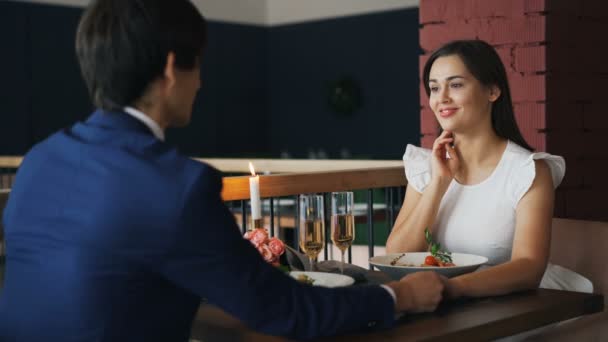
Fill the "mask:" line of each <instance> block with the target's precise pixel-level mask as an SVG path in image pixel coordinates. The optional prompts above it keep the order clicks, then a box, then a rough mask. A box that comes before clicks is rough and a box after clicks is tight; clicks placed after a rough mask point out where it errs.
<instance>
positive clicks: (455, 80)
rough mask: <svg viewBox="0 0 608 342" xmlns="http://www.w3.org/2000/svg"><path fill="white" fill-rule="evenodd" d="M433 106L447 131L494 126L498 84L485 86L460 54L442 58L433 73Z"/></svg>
mask: <svg viewBox="0 0 608 342" xmlns="http://www.w3.org/2000/svg"><path fill="white" fill-rule="evenodd" d="M429 88H430V96H429V105H430V107H431V109H432V110H433V112H434V113H435V117H436V118H437V120H438V121H439V124H440V125H441V127H442V128H443V129H444V130H448V131H452V132H454V133H462V132H467V131H472V130H475V129H479V128H480V127H483V126H489V127H490V128H491V127H492V121H491V117H490V115H491V114H490V113H491V109H492V102H494V101H496V99H498V96H499V95H500V91H499V90H498V87H485V86H483V85H482V84H481V83H480V82H479V81H478V80H477V79H476V78H475V77H473V75H472V74H471V73H470V72H469V70H467V68H466V66H465V65H464V63H463V62H462V59H461V58H460V57H459V56H458V55H450V56H444V57H439V58H437V59H436V60H435V62H434V63H433V65H432V67H431V71H430V73H429Z"/></svg>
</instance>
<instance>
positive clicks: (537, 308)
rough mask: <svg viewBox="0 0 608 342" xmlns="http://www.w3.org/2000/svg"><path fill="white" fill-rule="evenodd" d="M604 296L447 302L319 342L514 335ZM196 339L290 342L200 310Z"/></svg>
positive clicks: (598, 306)
mask: <svg viewBox="0 0 608 342" xmlns="http://www.w3.org/2000/svg"><path fill="white" fill-rule="evenodd" d="M603 308H604V299H603V296H602V295H600V294H585V293H577V292H568V291H556V290H545V289H538V290H531V291H525V292H520V293H514V294H510V295H506V296H499V297H489V298H480V299H466V300H459V301H454V302H446V303H443V304H442V305H441V306H440V307H439V308H438V309H437V311H435V312H433V313H429V314H415V315H407V316H405V317H403V318H402V319H401V320H400V321H399V322H398V323H397V324H396V326H395V327H394V328H392V329H389V330H385V331H381V332H375V333H371V334H352V335H345V336H336V337H330V338H325V339H321V340H320V341H344V342H347V341H348V342H354V341H389V342H390V341H450V342H452V341H473V340H492V339H496V338H500V337H505V336H510V335H514V334H517V333H520V332H524V331H527V330H530V329H535V328H539V327H542V326H544V325H547V324H550V323H555V322H560V321H564V320H567V319H569V318H573V317H577V316H581V315H586V314H592V313H596V312H601V311H602V310H603ZM192 332H193V334H192V338H193V339H198V340H201V341H224V340H231V341H286V340H285V339H283V338H279V337H274V336H268V335H263V334H259V333H255V332H253V331H251V330H248V329H246V328H245V327H244V326H243V325H242V324H241V323H240V322H239V321H237V320H236V319H234V318H233V317H231V316H229V315H227V314H226V313H224V312H223V311H221V310H219V309H218V308H215V307H212V306H209V305H203V306H201V308H200V310H199V312H198V314H197V316H196V318H195V322H194V326H193V330H192Z"/></svg>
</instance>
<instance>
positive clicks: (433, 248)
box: [424, 228, 452, 263]
mask: <svg viewBox="0 0 608 342" xmlns="http://www.w3.org/2000/svg"><path fill="white" fill-rule="evenodd" d="M424 238H425V239H426V243H427V244H428V245H429V253H431V255H432V256H434V257H435V258H436V259H439V260H440V261H441V262H443V263H451V262H452V253H450V252H448V251H442V250H441V244H440V243H436V242H434V241H433V236H432V235H431V232H430V231H429V229H428V228H425V229H424Z"/></svg>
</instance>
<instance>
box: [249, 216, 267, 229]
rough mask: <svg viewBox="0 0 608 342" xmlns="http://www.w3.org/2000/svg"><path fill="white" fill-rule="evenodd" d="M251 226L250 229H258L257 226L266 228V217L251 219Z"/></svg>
mask: <svg viewBox="0 0 608 342" xmlns="http://www.w3.org/2000/svg"><path fill="white" fill-rule="evenodd" d="M250 228H251V229H250V230H253V229H257V228H264V219H263V218H259V219H251V226H250Z"/></svg>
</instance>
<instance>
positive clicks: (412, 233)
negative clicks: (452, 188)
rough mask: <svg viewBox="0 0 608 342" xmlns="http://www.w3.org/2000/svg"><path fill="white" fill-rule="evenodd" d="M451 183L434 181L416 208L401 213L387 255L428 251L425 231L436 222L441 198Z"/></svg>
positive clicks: (390, 239)
mask: <svg viewBox="0 0 608 342" xmlns="http://www.w3.org/2000/svg"><path fill="white" fill-rule="evenodd" d="M449 184H450V182H449V181H441V180H437V181H432V182H431V183H430V184H429V186H428V187H427V188H426V189H425V190H424V192H423V193H422V196H421V197H420V199H419V200H418V203H416V206H415V207H414V208H413V209H411V210H409V212H408V213H405V212H404V211H403V210H402V211H401V212H400V213H399V216H398V217H397V220H396V222H395V225H394V226H393V230H392V231H391V234H390V236H389V237H388V240H387V241H386V251H387V253H400V252H416V251H422V250H425V249H426V240H425V238H424V229H425V228H427V227H428V228H429V229H430V227H431V226H432V225H433V223H434V222H435V218H436V217H437V212H438V211H439V204H440V203H441V198H443V195H444V194H445V192H446V190H447V188H448V186H449Z"/></svg>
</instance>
